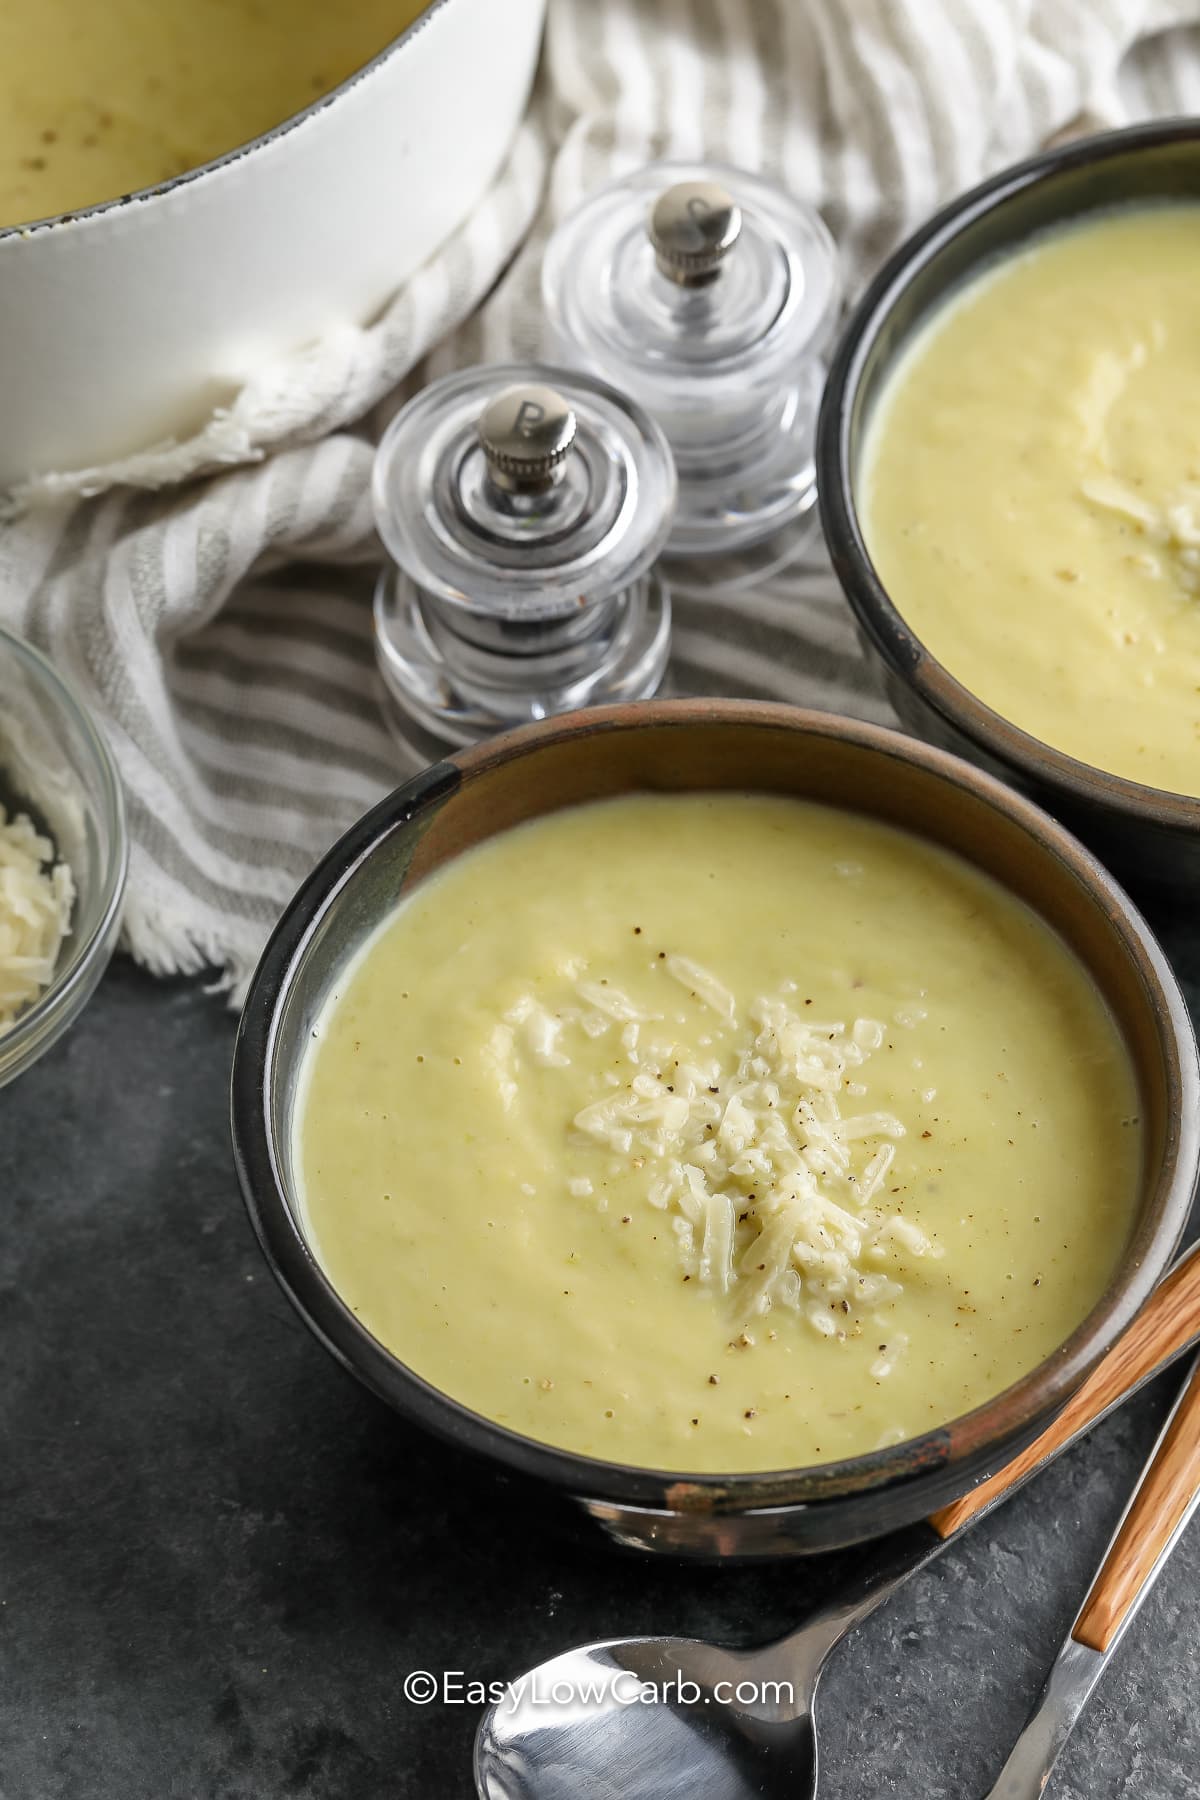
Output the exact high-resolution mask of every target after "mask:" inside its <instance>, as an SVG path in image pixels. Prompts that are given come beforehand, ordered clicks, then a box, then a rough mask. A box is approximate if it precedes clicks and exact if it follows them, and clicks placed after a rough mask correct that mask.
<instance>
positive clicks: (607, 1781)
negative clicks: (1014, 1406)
mask: <svg viewBox="0 0 1200 1800" xmlns="http://www.w3.org/2000/svg"><path fill="white" fill-rule="evenodd" d="M1198 1339H1200V1249H1197V1248H1194V1249H1192V1250H1191V1251H1189V1252H1188V1254H1187V1255H1186V1256H1184V1257H1183V1258H1181V1259H1180V1261H1179V1262H1178V1263H1177V1264H1176V1265H1175V1268H1174V1269H1173V1270H1172V1271H1171V1273H1170V1274H1169V1275H1168V1276H1167V1278H1166V1279H1165V1281H1164V1282H1163V1283H1162V1285H1161V1286H1160V1287H1159V1288H1158V1289H1157V1290H1156V1292H1155V1293H1154V1295H1153V1296H1152V1297H1151V1299H1150V1300H1149V1301H1148V1302H1147V1304H1146V1305H1145V1307H1143V1309H1142V1311H1141V1313H1140V1314H1139V1315H1138V1317H1137V1319H1136V1320H1135V1321H1134V1323H1133V1324H1132V1325H1131V1326H1130V1328H1129V1330H1128V1331H1127V1332H1126V1333H1125V1335H1124V1337H1123V1338H1122V1339H1121V1340H1120V1342H1119V1343H1117V1344H1116V1345H1114V1347H1113V1348H1112V1349H1111V1350H1110V1351H1109V1352H1108V1354H1107V1355H1106V1356H1105V1357H1104V1358H1103V1359H1102V1361H1101V1362H1100V1363H1099V1364H1098V1365H1097V1367H1096V1368H1095V1369H1094V1370H1093V1372H1092V1374H1091V1375H1090V1376H1089V1377H1088V1379H1087V1381H1086V1382H1085V1383H1084V1384H1083V1386H1082V1387H1081V1388H1080V1389H1079V1391H1078V1393H1077V1394H1076V1395H1074V1397H1073V1398H1072V1399H1071V1400H1070V1401H1069V1402H1068V1403H1067V1405H1066V1406H1065V1407H1064V1408H1063V1411H1062V1412H1061V1413H1060V1414H1059V1416H1058V1418H1057V1419H1056V1420H1055V1422H1054V1423H1053V1424H1052V1425H1051V1426H1050V1427H1049V1428H1048V1430H1047V1431H1045V1432H1044V1433H1043V1434H1042V1436H1041V1437H1040V1438H1038V1439H1037V1441H1036V1443H1034V1444H1033V1445H1031V1446H1030V1447H1029V1449H1027V1450H1025V1451H1023V1452H1022V1453H1021V1455H1020V1456H1018V1457H1016V1458H1015V1459H1014V1460H1013V1461H1012V1462H1011V1463H1010V1464H1008V1466H1007V1467H1006V1468H1004V1469H1002V1470H1001V1471H1000V1473H999V1474H998V1475H995V1476H993V1477H991V1479H990V1480H988V1481H986V1482H984V1483H982V1484H981V1485H980V1486H979V1487H978V1488H976V1489H974V1490H973V1491H972V1492H971V1493H970V1494H968V1495H966V1496H964V1498H963V1499H962V1500H960V1501H956V1502H955V1503H954V1504H953V1505H951V1506H949V1507H946V1508H944V1509H943V1511H942V1512H941V1513H936V1514H934V1515H933V1517H932V1518H931V1519H928V1520H925V1521H923V1522H922V1523H920V1524H918V1525H913V1526H909V1527H908V1528H907V1529H906V1530H904V1531H901V1532H897V1533H896V1534H894V1535H893V1536H892V1537H890V1538H887V1539H885V1540H883V1542H882V1543H880V1544H878V1545H876V1546H874V1547H873V1548H872V1550H871V1552H870V1555H869V1557H868V1558H867V1559H866V1561H865V1562H864V1566H863V1570H862V1573H861V1575H860V1576H859V1578H858V1580H857V1582H856V1583H855V1584H853V1585H852V1586H851V1587H850V1588H849V1589H847V1590H844V1591H843V1592H842V1593H841V1594H840V1595H838V1597H837V1598H836V1599H835V1600H834V1601H833V1602H832V1603H831V1604H830V1605H828V1606H826V1607H824V1608H823V1609H822V1610H821V1611H819V1612H818V1613H816V1614H815V1615H814V1616H813V1617H812V1618H811V1619H809V1620H808V1621H807V1622H806V1623H805V1624H804V1625H802V1626H801V1627H800V1629H799V1630H798V1631H795V1632H792V1633H791V1634H790V1635H789V1636H787V1637H785V1638H780V1639H779V1640H778V1641H777V1642H775V1643H773V1644H768V1645H765V1646H763V1647H762V1648H759V1649H753V1650H733V1649H723V1648H721V1647H720V1646H718V1645H715V1644H707V1643H704V1642H703V1641H701V1640H700V1639H696V1638H670V1637H668V1638H629V1639H624V1640H622V1639H611V1640H609V1641H606V1642H602V1643H596V1644H584V1645H581V1646H580V1647H579V1648H577V1649H574V1650H568V1651H567V1652H566V1653H565V1654H564V1655H562V1656H558V1657H554V1658H553V1659H552V1660H551V1661H549V1662H545V1663H542V1664H540V1665H539V1666H538V1667H537V1668H535V1669H531V1670H530V1671H529V1673H528V1674H526V1675H524V1676H522V1677H521V1678H520V1680H518V1681H515V1682H513V1683H512V1684H511V1686H510V1687H509V1689H508V1690H507V1692H506V1694H505V1695H504V1697H503V1698H502V1699H501V1700H499V1701H498V1702H497V1703H496V1704H495V1705H494V1706H491V1707H489V1708H488V1710H487V1712H486V1713H485V1714H484V1716H483V1718H482V1719H481V1720H480V1723H479V1729H478V1732H477V1733H476V1738H475V1783H476V1787H477V1789H478V1792H479V1794H480V1796H481V1800H576V1797H577V1796H578V1795H580V1794H586V1795H587V1796H588V1800H814V1797H815V1795H816V1792H817V1731H816V1700H817V1688H818V1685H819V1683H820V1679H821V1674H822V1671H823V1669H824V1667H825V1663H826V1661H827V1659H828V1657H829V1654H830V1652H831V1651H832V1650H833V1648H834V1646H835V1645H836V1644H838V1643H840V1642H841V1640H842V1639H843V1638H844V1637H845V1636H846V1635H847V1634H848V1633H849V1632H851V1631H852V1630H853V1629H854V1628H855V1626H856V1625H858V1624H860V1623H861V1622H862V1620H863V1619H865V1618H866V1617H867V1616H868V1615H869V1614H870V1613H872V1612H874V1610H875V1608H876V1607H877V1606H881V1605H882V1604H883V1602H884V1601H885V1600H887V1599H888V1598H889V1597H890V1596H891V1595H892V1594H893V1593H895V1591H896V1589H897V1588H898V1587H900V1586H901V1585H902V1584H903V1583H904V1582H905V1581H907V1580H908V1578H909V1576H910V1575H913V1574H915V1572H916V1571H917V1570H918V1569H920V1568H922V1567H923V1566H924V1565H925V1564H926V1563H928V1562H930V1561H932V1559H933V1558H934V1557H935V1556H937V1555H938V1554H939V1552H940V1551H942V1550H943V1549H945V1547H946V1545H947V1543H948V1542H949V1541H950V1540H951V1538H952V1537H955V1536H957V1535H958V1533H959V1532H961V1531H963V1530H965V1529H967V1527H968V1526H970V1525H971V1524H973V1523H974V1522H975V1520H977V1519H979V1518H982V1517H983V1516H984V1514H985V1513H987V1512H990V1511H991V1510H992V1508H993V1507H995V1506H996V1505H998V1504H999V1503H1000V1501H1001V1500H1003V1499H1005V1498H1006V1497H1007V1496H1008V1495H1009V1494H1011V1493H1014V1492H1015V1491H1016V1489H1017V1488H1018V1487H1020V1486H1021V1485H1022V1484H1023V1483H1024V1482H1025V1481H1027V1480H1028V1479H1029V1477H1030V1476H1031V1475H1033V1474H1035V1473H1036V1472H1037V1471H1038V1470H1039V1469H1042V1468H1045V1467H1046V1466H1047V1465H1048V1464H1049V1463H1050V1462H1051V1461H1053V1459H1054V1458H1055V1457H1056V1456H1058V1455H1059V1454H1060V1453H1061V1452H1062V1451H1063V1450H1065V1449H1067V1448H1068V1447H1069V1445H1071V1444H1073V1443H1074V1442H1075V1441H1076V1439H1078V1438H1079V1437H1081V1436H1082V1435H1083V1433H1084V1432H1085V1431H1088V1430H1090V1429H1091V1427H1092V1426H1093V1425H1095V1424H1097V1423H1098V1422H1099V1421H1100V1420H1101V1419H1102V1418H1104V1417H1106V1416H1107V1414H1108V1413H1110V1412H1111V1411H1112V1410H1113V1408H1114V1407H1115V1406H1118V1405H1120V1404H1121V1402H1122V1401H1124V1400H1126V1399H1128V1398H1129V1397H1130V1396H1131V1395H1132V1394H1134V1393H1136V1392H1137V1390H1138V1389H1139V1388H1140V1387H1142V1386H1143V1385H1144V1384H1145V1383H1146V1382H1147V1381H1149V1380H1151V1379H1152V1377H1153V1376H1155V1375H1157V1374H1158V1373H1159V1372H1160V1371H1161V1370H1162V1369H1164V1368H1165V1367H1166V1366H1167V1364H1168V1363H1169V1362H1172V1361H1174V1359H1175V1358H1176V1357H1177V1356H1180V1355H1182V1354H1183V1352H1184V1351H1185V1350H1187V1349H1188V1348H1189V1347H1190V1346H1191V1345H1193V1344H1194V1343H1195V1342H1196V1341H1197V1340H1198Z"/></svg>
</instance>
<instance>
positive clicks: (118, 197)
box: [0, 0, 454, 248]
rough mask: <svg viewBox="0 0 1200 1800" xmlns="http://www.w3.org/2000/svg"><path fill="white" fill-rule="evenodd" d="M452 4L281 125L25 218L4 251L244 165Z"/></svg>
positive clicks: (431, 9)
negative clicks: (163, 173)
mask: <svg viewBox="0 0 1200 1800" xmlns="http://www.w3.org/2000/svg"><path fill="white" fill-rule="evenodd" d="M453 4H454V0H424V4H423V6H422V8H421V11H420V12H419V13H418V14H417V15H416V17H415V18H414V19H410V21H409V23H408V24H407V25H406V26H405V27H404V29H403V31H400V32H397V33H396V34H395V35H394V36H393V37H391V38H389V39H388V41H387V43H386V44H385V45H384V46H383V48H382V50H378V51H377V52H376V53H375V55H374V56H372V57H371V58H370V59H369V60H368V61H367V62H364V63H361V64H360V65H359V67H358V68H357V69H352V70H351V72H350V74H349V75H347V76H346V77H345V79H344V80H342V81H339V82H338V84H337V86H336V87H332V88H328V89H326V91H325V92H324V93H323V94H318V95H317V97H316V99H315V100H311V101H310V102H309V104H308V105H307V106H302V107H300V108H299V110H298V111H296V112H290V113H288V114H287V116H286V117H285V118H283V119H280V120H279V121H278V123H277V124H275V125H271V126H269V127H268V129H267V130H266V131H260V132H258V133H257V135H256V136H254V137H250V138H244V139H243V140H242V142H241V143H238V144H234V145H232V146H231V147H230V148H229V149H228V150H223V151H222V152H221V154H220V155H219V156H211V157H209V158H208V160H207V161H206V162H202V163H197V164H196V165H195V167H194V168H191V169H183V170H181V171H180V173H179V174H178V175H171V176H169V177H168V178H167V180H166V181H155V182H151V183H150V184H149V185H148V186H146V187H140V188H131V189H130V190H129V192H128V193H125V194H114V195H113V196H112V197H111V199H108V200H96V201H94V202H93V203H92V205H90V206H78V207H74V208H72V209H71V210H69V211H67V212H61V213H48V214H47V215H46V217H45V218H41V219H24V220H21V221H19V222H18V223H17V224H13V225H8V224H6V225H0V248H2V247H3V245H4V243H5V241H6V240H9V239H14V238H29V237H33V236H39V237H40V236H42V235H44V234H45V233H47V232H50V231H54V230H56V229H61V228H63V227H66V226H68V225H81V224H82V225H86V224H91V223H92V222H94V221H95V220H98V219H102V218H104V217H105V216H106V215H108V214H109V213H115V212H120V211H122V210H123V209H124V208H126V207H129V206H145V205H147V204H148V203H151V202H154V201H157V200H165V199H166V198H167V197H168V195H171V194H174V193H176V192H177V191H178V190H179V189H180V188H185V187H189V186H190V185H191V184H192V183H193V182H195V181H199V180H201V179H202V178H203V177H205V176H209V175H212V174H215V173H216V172H217V171H218V170H220V169H227V168H229V167H231V166H232V165H233V164H234V163H239V162H241V161H242V160H243V159H244V158H245V157H247V156H251V155H253V154H254V153H255V152H257V151H259V150H262V149H264V148H265V147H266V146H267V145H268V144H273V143H275V142H276V141H277V140H278V139H279V138H282V137H285V136H286V135H287V134H288V133H289V132H291V131H294V130H296V128H297V127H298V126H302V125H305V124H306V123H307V122H308V120H310V119H313V118H315V117H316V116H317V114H318V113H322V112H324V111H325V110H326V109H327V108H328V107H330V106H332V105H333V103H334V101H335V100H337V99H338V97H339V96H340V95H341V94H344V93H345V92H347V90H348V89H350V88H353V87H357V86H358V84H359V83H360V82H361V81H363V80H365V79H366V78H367V77H368V76H371V75H373V74H374V73H375V71H376V70H377V69H380V68H382V66H383V65H384V63H386V62H389V61H390V60H391V59H392V57H393V56H395V55H396V54H397V52H398V51H399V50H400V49H401V48H402V47H403V45H404V44H405V43H407V41H408V40H409V39H410V38H411V37H412V36H413V35H414V34H415V33H416V32H418V31H420V30H421V29H422V28H423V27H424V26H425V25H427V24H428V22H429V20H430V18H431V17H432V16H433V14H434V13H437V12H441V10H442V8H443V7H446V6H450V5H453Z"/></svg>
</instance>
